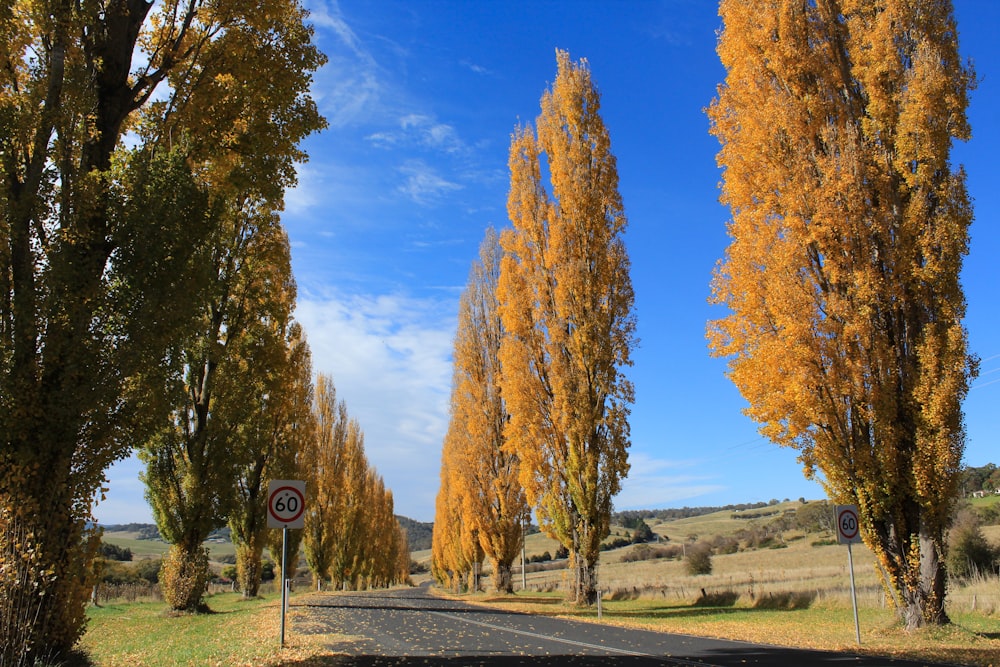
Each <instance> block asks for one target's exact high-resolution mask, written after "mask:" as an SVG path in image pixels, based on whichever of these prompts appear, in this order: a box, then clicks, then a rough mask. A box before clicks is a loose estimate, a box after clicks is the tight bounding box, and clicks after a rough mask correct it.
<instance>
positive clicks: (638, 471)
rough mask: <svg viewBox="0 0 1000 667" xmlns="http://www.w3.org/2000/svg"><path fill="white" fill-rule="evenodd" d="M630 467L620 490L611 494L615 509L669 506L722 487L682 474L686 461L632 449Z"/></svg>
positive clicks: (703, 478) (688, 465)
mask: <svg viewBox="0 0 1000 667" xmlns="http://www.w3.org/2000/svg"><path fill="white" fill-rule="evenodd" d="M629 463H630V464H631V469H630V470H629V474H628V477H627V478H625V479H624V480H623V481H622V490H621V493H619V494H618V495H617V496H616V497H615V509H616V510H626V509H658V508H662V507H673V506H674V503H675V502H676V501H679V500H686V499H689V498H697V497H698V496H702V495H705V494H708V493H714V492H716V491H721V490H723V489H724V488H725V487H724V486H721V485H719V484H714V483H711V481H710V480H709V479H707V478H705V477H699V476H694V475H688V474H684V473H683V472H682V470H683V469H684V468H688V467H690V464H688V463H684V462H680V461H675V460H668V459H661V458H656V457H654V456H651V455H649V454H646V453H645V452H640V451H635V450H632V451H630V452H629Z"/></svg>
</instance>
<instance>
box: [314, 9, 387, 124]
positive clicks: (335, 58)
mask: <svg viewBox="0 0 1000 667" xmlns="http://www.w3.org/2000/svg"><path fill="white" fill-rule="evenodd" d="M310 21H311V22H312V24H313V25H314V26H316V28H317V29H318V30H325V31H328V32H329V33H330V34H331V35H332V37H333V38H334V39H333V40H330V41H328V42H326V44H327V47H326V55H327V56H328V58H329V60H328V62H327V64H326V65H325V66H324V67H323V68H321V69H320V71H319V72H317V73H316V81H315V84H314V85H313V88H312V91H311V92H312V96H313V98H314V99H315V100H316V102H317V104H318V105H319V108H320V111H321V112H322V113H323V115H324V116H326V119H327V121H328V122H329V123H330V125H331V126H332V127H343V126H345V125H350V124H353V123H355V122H358V121H359V120H362V119H368V118H370V117H371V115H372V110H373V108H374V107H377V106H378V104H379V100H380V97H381V94H382V92H383V86H382V84H381V83H380V82H379V78H378V64H377V62H376V61H375V58H374V56H373V55H372V54H371V52H370V51H369V50H368V49H367V48H366V47H365V45H364V43H363V42H362V41H361V39H359V38H358V35H357V34H356V33H355V32H354V30H353V29H351V27H350V25H349V24H348V22H347V20H346V19H345V18H344V15H343V13H342V12H341V10H340V5H339V4H338V3H337V2H336V1H327V2H324V1H322V0H317V1H315V2H313V3H312V4H311V14H310Z"/></svg>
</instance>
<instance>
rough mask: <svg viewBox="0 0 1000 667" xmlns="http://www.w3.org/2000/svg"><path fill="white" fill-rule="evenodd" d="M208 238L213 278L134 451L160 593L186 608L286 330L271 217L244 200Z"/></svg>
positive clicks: (246, 452) (287, 305)
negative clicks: (159, 547) (149, 427)
mask: <svg viewBox="0 0 1000 667" xmlns="http://www.w3.org/2000/svg"><path fill="white" fill-rule="evenodd" d="M213 240H214V243H213V244H212V247H213V249H214V252H213V260H214V261H213V263H212V267H213V270H214V275H213V280H212V283H211V288H210V289H209V291H208V296H207V298H206V299H205V301H204V302H203V303H201V304H197V306H198V307H199V310H200V311H201V317H200V318H199V319H198V320H197V321H196V327H194V330H193V331H191V332H190V333H189V334H188V335H187V336H185V337H184V338H183V339H181V341H180V342H179V343H178V344H177V345H176V346H175V347H174V349H173V350H172V353H171V354H170V355H169V356H168V359H167V361H166V363H165V367H166V368H167V369H169V371H170V372H171V374H170V377H169V380H170V383H169V388H168V390H167V392H166V395H167V396H168V400H170V402H171V406H172V413H171V416H170V419H169V421H168V423H167V424H166V425H165V426H164V427H162V428H161V429H160V430H159V431H158V432H157V433H156V434H155V436H154V437H153V438H151V439H150V440H149V441H148V442H147V443H145V445H144V446H143V449H142V450H141V451H140V458H141V459H142V460H143V461H145V462H146V464H147V467H146V470H145V472H144V473H143V475H142V478H143V481H144V482H145V483H146V498H147V500H149V503H150V506H151V507H152V509H153V516H154V518H155V519H156V524H157V527H158V528H159V530H160V534H161V535H162V536H163V538H164V539H165V540H166V541H167V542H169V543H170V545H171V546H170V550H169V552H168V553H167V555H166V557H165V558H164V561H163V572H162V573H161V578H160V579H161V586H162V588H163V593H164V597H165V599H166V600H167V602H168V604H170V605H171V607H172V608H174V609H178V610H180V609H184V610H190V611H194V610H197V609H199V608H200V607H201V606H202V597H203V596H204V593H205V591H206V587H207V583H208V579H209V576H210V573H209V571H208V555H207V552H206V551H205V548H204V547H203V545H202V543H203V542H204V541H205V540H206V539H207V538H208V536H209V534H210V533H211V532H212V531H213V530H215V529H217V528H220V527H222V526H224V525H225V524H226V522H227V520H228V518H229V515H230V513H231V512H232V511H233V509H234V508H235V504H236V500H237V490H238V488H239V484H238V480H239V478H240V476H241V471H242V470H243V468H244V467H246V466H250V465H252V461H253V460H254V459H255V458H256V457H257V455H258V452H256V451H254V449H255V448H257V447H263V446H265V443H264V442H263V441H262V440H261V439H259V438H257V437H256V435H255V434H252V433H250V430H251V428H252V425H253V424H254V421H255V420H256V419H257V418H258V413H259V411H260V409H261V403H262V402H263V393H264V391H263V386H264V385H265V384H266V383H267V377H266V375H267V373H268V371H269V370H270V369H269V368H268V367H269V366H270V367H272V368H273V366H274V365H275V364H274V360H273V358H271V359H269V358H268V357H273V354H274V353H275V352H279V351H278V350H276V349H275V344H280V342H279V341H275V340H274V334H275V330H276V329H277V330H280V329H281V328H283V327H285V326H286V324H285V323H287V322H288V320H289V318H290V314H291V309H292V306H293V303H294V295H295V288H294V283H293V282H292V280H291V258H290V255H289V248H288V239H287V237H286V236H285V233H284V230H283V229H282V228H281V225H280V223H279V222H278V220H277V217H276V216H274V215H273V214H269V213H267V212H265V213H264V214H263V215H261V214H259V213H257V212H256V211H254V207H253V206H243V207H241V208H240V209H238V210H228V211H226V213H225V214H224V215H223V223H222V225H221V229H220V233H219V235H218V237H217V238H215V239H213ZM193 305H194V304H193ZM279 353H280V352H279ZM264 492H265V493H266V487H265V490H264ZM261 546H263V545H262V544H261ZM254 548H255V549H256V546H255V547H254ZM245 564H246V563H244V565H245Z"/></svg>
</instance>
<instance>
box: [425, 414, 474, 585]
mask: <svg viewBox="0 0 1000 667" xmlns="http://www.w3.org/2000/svg"><path fill="white" fill-rule="evenodd" d="M458 425H459V424H458V423H456V422H455V421H454V420H453V421H452V422H451V423H450V424H449V426H448V432H447V433H446V434H445V440H444V451H443V452H442V456H441V483H440V486H439V487H438V495H437V499H436V500H435V509H434V533H433V537H432V542H431V570H432V572H433V573H434V577H435V579H437V580H438V581H439V582H440V583H442V584H446V585H450V586H451V587H452V589H453V590H455V591H456V592H459V591H461V590H462V588H463V587H464V586H465V585H466V582H468V583H469V585H470V586H472V585H474V583H475V582H474V581H473V576H472V575H473V572H474V571H475V570H477V569H478V567H479V565H480V564H481V563H482V561H483V556H484V554H483V548H482V545H481V544H480V543H479V538H478V537H477V535H476V533H475V532H474V528H473V527H472V524H471V522H466V521H465V520H464V519H465V515H464V514H463V509H464V505H465V503H464V500H463V493H464V488H463V486H462V485H460V484H459V483H458V481H457V480H458V475H457V474H456V473H455V472H454V468H455V465H456V462H455V453H456V452H457V451H458V449H457V445H456V436H455V431H456V428H457V427H458Z"/></svg>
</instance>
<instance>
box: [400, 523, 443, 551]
mask: <svg viewBox="0 0 1000 667" xmlns="http://www.w3.org/2000/svg"><path fill="white" fill-rule="evenodd" d="M396 521H399V525H400V526H402V527H403V528H405V529H406V538H407V542H408V543H409V545H410V553H413V552H414V551H424V550H426V549H430V548H431V540H432V539H433V535H434V524H433V523H424V522H423V521H415V520H413V519H410V518H409V517H405V516H399V515H398V514H397V515H396Z"/></svg>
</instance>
